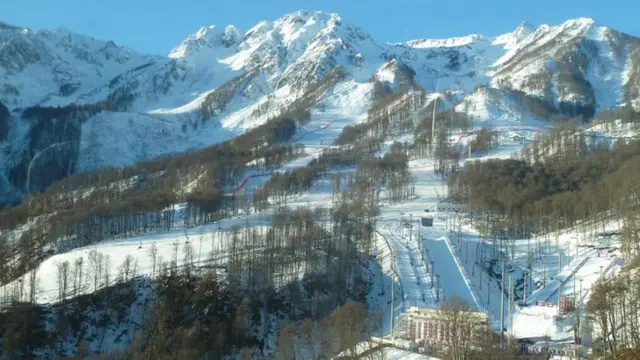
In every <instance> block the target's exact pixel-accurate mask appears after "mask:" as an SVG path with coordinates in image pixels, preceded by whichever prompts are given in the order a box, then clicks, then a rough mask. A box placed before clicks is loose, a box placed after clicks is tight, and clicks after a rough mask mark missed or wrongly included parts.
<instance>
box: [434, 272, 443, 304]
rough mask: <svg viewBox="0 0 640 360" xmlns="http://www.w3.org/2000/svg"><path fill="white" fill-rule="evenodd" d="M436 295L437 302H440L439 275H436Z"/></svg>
mask: <svg viewBox="0 0 640 360" xmlns="http://www.w3.org/2000/svg"><path fill="white" fill-rule="evenodd" d="M436 282H437V285H436V294H438V295H437V296H436V299H437V300H438V301H439V300H440V275H436ZM442 300H444V293H443V294H442Z"/></svg>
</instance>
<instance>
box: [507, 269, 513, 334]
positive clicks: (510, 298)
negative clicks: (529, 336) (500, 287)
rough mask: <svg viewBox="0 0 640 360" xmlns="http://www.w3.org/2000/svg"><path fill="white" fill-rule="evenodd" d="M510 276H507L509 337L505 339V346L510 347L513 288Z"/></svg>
mask: <svg viewBox="0 0 640 360" xmlns="http://www.w3.org/2000/svg"><path fill="white" fill-rule="evenodd" d="M512 278H513V276H512V275H509V337H507V344H508V346H511V337H512V335H513V334H512V332H513V325H512V324H513V306H512V304H513V286H512V285H511V279H512Z"/></svg>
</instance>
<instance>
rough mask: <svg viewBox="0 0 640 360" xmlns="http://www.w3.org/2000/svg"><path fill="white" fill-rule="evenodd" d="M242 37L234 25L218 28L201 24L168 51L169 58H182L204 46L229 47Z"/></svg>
mask: <svg viewBox="0 0 640 360" xmlns="http://www.w3.org/2000/svg"><path fill="white" fill-rule="evenodd" d="M241 39H242V36H241V35H240V32H239V31H238V29H237V28H236V27H235V26H234V25H227V26H225V27H224V28H220V27H218V26H216V25H208V26H203V27H201V28H200V29H198V31H196V32H195V33H193V34H191V35H189V36H187V38H186V39H184V40H183V41H182V43H180V45H178V46H176V47H175V48H173V49H172V50H171V52H170V53H169V57H170V58H183V57H186V56H188V55H192V54H195V53H198V52H200V51H201V50H202V49H205V48H209V49H211V48H220V47H222V48H230V47H232V46H234V45H237V44H238V43H239V42H240V41H241Z"/></svg>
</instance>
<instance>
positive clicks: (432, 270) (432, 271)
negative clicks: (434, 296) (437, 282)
mask: <svg viewBox="0 0 640 360" xmlns="http://www.w3.org/2000/svg"><path fill="white" fill-rule="evenodd" d="M427 255H429V254H427ZM430 263H431V287H432V288H433V273H434V272H435V271H434V269H433V260H431V261H430Z"/></svg>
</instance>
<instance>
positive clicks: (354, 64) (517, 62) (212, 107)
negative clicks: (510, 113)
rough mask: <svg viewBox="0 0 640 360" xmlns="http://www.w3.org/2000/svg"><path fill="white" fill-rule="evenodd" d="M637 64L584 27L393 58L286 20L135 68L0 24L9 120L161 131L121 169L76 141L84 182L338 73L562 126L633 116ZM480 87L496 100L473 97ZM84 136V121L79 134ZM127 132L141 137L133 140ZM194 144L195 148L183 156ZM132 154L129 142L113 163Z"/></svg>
mask: <svg viewBox="0 0 640 360" xmlns="http://www.w3.org/2000/svg"><path fill="white" fill-rule="evenodd" d="M638 53H640V40H639V39H637V38H634V37H631V36H628V35H624V34H622V33H618V32H616V31H615V30H613V29H610V28H607V27H604V26H600V25H598V24H596V23H595V22H594V20H593V19H588V18H578V19H572V20H568V21H566V22H564V23H562V24H559V25H553V26H552V25H540V26H537V27H535V26H533V25H531V24H529V23H526V22H525V23H521V24H520V25H518V26H517V27H516V28H515V29H514V30H513V31H511V32H508V33H505V34H502V35H499V36H486V35H480V34H471V35H467V36H461V37H453V38H447V39H435V40H434V39H428V38H425V39H419V40H411V41H408V42H404V43H396V44H390V43H386V42H383V41H377V40H376V39H375V38H373V37H372V36H371V35H370V34H368V33H367V32H366V31H364V30H363V29H361V28H360V27H358V26H357V25H355V24H351V23H349V22H347V21H346V20H343V19H342V18H341V17H340V16H339V15H338V14H335V13H325V12H321V11H296V12H293V13H289V14H286V15H284V16H282V17H280V18H278V19H275V20H273V21H261V22H259V23H257V24H256V25H255V26H253V27H251V28H250V29H249V30H248V31H246V32H242V31H240V30H239V29H238V28H236V27H235V26H233V25H228V26H224V27H223V26H213V25H212V26H205V27H201V28H200V29H197V30H196V31H195V32H194V33H193V34H191V35H189V36H187V37H186V38H185V39H184V40H183V41H182V42H181V43H180V44H178V45H177V46H176V47H175V48H174V49H172V50H171V52H170V53H169V54H168V55H167V56H150V55H144V54H139V53H137V52H135V51H134V50H131V49H127V48H125V47H121V46H117V45H116V44H114V43H113V42H111V41H101V40H96V39H93V38H90V37H87V36H83V35H79V34H74V33H72V32H70V31H68V30H64V29H57V30H53V31H46V30H42V31H32V30H29V29H24V28H21V27H18V26H13V25H9V24H5V23H0V102H2V103H4V104H5V105H7V107H8V108H9V109H10V110H11V111H12V112H14V113H17V114H19V112H16V110H18V109H20V108H26V107H29V106H34V105H41V106H58V105H60V106H64V105H68V104H73V103H75V104H78V103H83V104H87V103H100V102H108V103H109V104H110V105H111V106H112V108H113V109H116V110H118V113H117V114H116V113H109V112H103V113H102V114H99V115H98V116H97V117H96V119H98V118H99V119H100V120H99V121H100V124H110V125H113V124H116V123H118V121H120V122H123V123H121V124H119V125H118V127H117V130H113V132H116V133H117V132H128V133H132V132H133V133H140V134H144V133H145V129H146V128H145V126H147V124H148V123H149V122H150V121H153V123H154V124H160V123H162V124H168V125H167V126H169V128H167V129H160V128H161V127H160V126H156V127H154V130H156V128H157V129H159V130H158V131H159V133H158V134H156V135H154V136H149V137H145V140H144V141H147V142H149V143H145V144H144V146H142V149H144V151H143V150H140V151H139V154H136V155H133V156H129V157H128V158H127V160H126V161H125V160H123V161H120V162H110V160H109V159H110V158H109V157H108V156H104V154H102V153H101V151H103V150H100V149H102V148H104V149H106V148H110V147H107V145H109V146H111V144H103V143H104V141H102V140H101V136H99V135H97V132H96V131H97V130H94V131H89V130H83V131H81V132H80V135H79V136H81V137H83V139H84V140H83V141H84V142H81V143H82V145H81V146H80V150H79V152H80V155H79V156H80V159H79V160H78V161H75V160H74V161H72V162H73V163H75V164H80V165H78V166H79V167H81V168H82V170H90V169H92V168H95V167H100V166H106V165H109V166H122V165H126V164H127V163H130V162H134V161H138V160H142V159H146V158H149V157H152V156H156V155H160V154H162V153H164V152H171V151H182V150H183V149H185V148H191V147H198V146H205V145H209V144H211V143H213V142H216V141H219V139H220V138H219V137H215V136H214V137H209V136H205V135H200V133H202V134H204V133H206V129H204V130H203V128H202V126H210V127H211V129H216V132H220V130H219V129H220V128H224V129H228V131H229V134H235V133H234V132H233V131H241V130H244V129H248V128H251V127H252V126H255V125H257V124H261V123H263V122H264V121H266V120H267V119H268V118H269V116H273V115H274V114H277V113H278V112H279V111H281V110H282V109H284V108H285V107H286V106H287V105H288V104H291V103H292V102H294V101H295V100H296V98H297V97H298V96H300V95H302V94H304V93H305V92H306V91H307V90H309V89H310V88H313V85H314V84H316V83H317V82H319V81H321V80H322V79H323V78H324V77H325V76H326V75H328V74H331V73H332V71H333V70H335V69H336V68H337V67H339V68H340V70H341V72H340V73H341V74H343V75H344V76H342V77H341V78H340V81H341V84H339V86H344V85H345V84H351V85H353V84H358V87H359V89H360V92H359V93H358V95H357V96H359V97H363V98H362V99H359V101H360V102H366V101H369V99H370V94H369V93H368V92H367V91H363V90H362V89H366V88H369V87H370V88H373V87H374V85H375V86H377V87H378V88H380V86H379V85H380V83H383V84H384V86H388V87H389V88H397V87H398V86H401V85H410V86H420V87H422V88H424V89H425V90H426V91H427V92H437V91H445V90H447V91H448V92H449V94H453V93H455V94H456V98H457V100H456V101H464V99H465V98H466V97H474V96H475V97H474V99H475V100H474V101H471V100H469V101H466V103H468V104H472V105H473V106H476V107H477V108H491V106H493V105H491V104H498V103H501V99H502V98H504V97H507V96H511V95H509V94H510V92H513V91H518V92H522V93H524V94H526V96H534V97H536V98H537V99H539V101H542V102H544V103H545V104H548V105H549V106H550V107H554V108H556V109H557V111H558V112H562V113H564V114H566V115H576V114H584V115H586V116H590V115H592V114H593V113H594V112H595V111H597V109H599V108H604V107H612V106H617V105H619V104H621V103H634V102H636V101H635V99H636V98H637V97H638V95H637V94H640V80H638V79H640V75H639V74H640V71H638V70H637V69H640V60H638V59H639V58H638V57H637V56H636V54H638ZM376 82H378V84H374V83H376ZM486 86H489V87H493V88H497V89H498V90H500V91H490V92H487V94H490V95H491V96H488V97H487V96H479V95H478V94H479V93H478V94H476V95H474V89H477V88H479V87H486ZM503 90H504V91H503ZM487 99H488V100H487ZM509 101H511V100H509ZM489 102H491V104H489ZM489 105H491V106H489ZM469 108H471V106H470V107H469ZM123 114H125V115H126V116H125V115H123ZM249 114H252V115H251V116H250V115H249ZM127 116H130V118H129V119H127V121H128V120H131V123H127V122H126V121H125V119H126V118H127ZM490 116H492V114H488V115H487V117H490ZM109 119H111V120H109ZM96 121H98V120H96ZM131 124H133V125H131ZM202 124H205V125H202ZM94 125H95V124H94V123H93V122H92V120H91V119H90V120H88V121H87V122H86V123H84V124H83V127H84V128H83V129H88V128H91V127H92V126H94ZM100 126H103V125H100ZM131 126H138V127H140V128H138V129H136V130H135V131H131V129H130V127H131ZM163 126H164V125H163ZM174 127H177V128H179V129H181V130H182V131H183V133H180V132H176V131H175V129H174ZM236 129H238V130H236ZM103 130H104V129H103ZM109 131H111V130H109ZM87 132H89V133H91V136H89V135H87V134H88V133H87ZM178 133H179V134H178ZM25 136H26V135H25ZM114 136H117V135H114ZM198 136H199V137H198ZM194 137H198V138H199V139H201V140H199V141H195V144H194V143H193V142H194V140H193V138H194ZM185 139H188V140H185ZM139 142H140V141H138V139H131V141H130V142H129V143H127V144H124V145H122V146H121V147H122V149H120V150H121V151H120V152H122V153H127V151H128V149H129V148H132V147H133V145H132V144H135V146H138V143H139ZM167 143H172V144H174V146H164V145H165V144H167ZM187 143H188V144H187ZM100 144H102V145H100ZM159 144H162V145H163V146H159ZM1 146H2V144H0V147H1ZM101 146H102V147H101ZM118 146H120V145H118ZM12 149H13V148H12ZM149 149H152V150H149ZM1 150H2V149H0V153H1ZM12 151H13V150H12ZM16 151H17V150H16ZM105 151H106V150H105ZM118 151H119V150H116V151H110V153H114V152H118ZM83 152H91V156H88V155H83ZM0 156H1V155H0ZM89 158H91V159H89ZM2 160H3V159H2V158H0V163H2ZM76 160H77V159H76ZM0 171H1V170H0ZM1 176H2V174H0V177H1ZM0 180H1V179H0ZM1 186H2V183H0V187H1Z"/></svg>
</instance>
